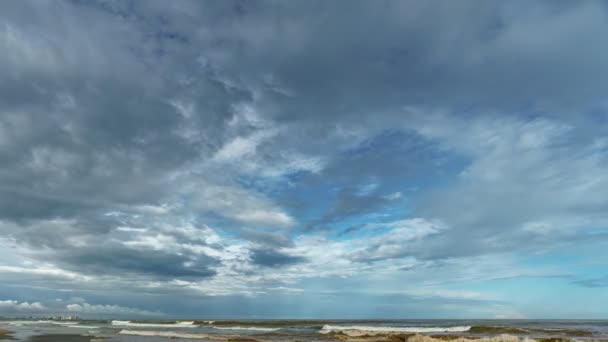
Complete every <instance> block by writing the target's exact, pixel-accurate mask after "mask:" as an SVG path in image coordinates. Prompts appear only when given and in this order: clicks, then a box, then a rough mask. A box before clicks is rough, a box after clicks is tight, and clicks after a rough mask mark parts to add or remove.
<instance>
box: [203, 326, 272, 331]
mask: <svg viewBox="0 0 608 342" xmlns="http://www.w3.org/2000/svg"><path fill="white" fill-rule="evenodd" d="M213 328H214V329H220V330H251V331H277V330H280V329H281V328H264V327H238V326H237V327H213Z"/></svg>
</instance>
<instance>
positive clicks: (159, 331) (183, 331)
mask: <svg viewBox="0 0 608 342" xmlns="http://www.w3.org/2000/svg"><path fill="white" fill-rule="evenodd" d="M0 331H5V333H4V336H2V334H1V333H0V339H2V338H5V339H7V338H8V339H13V340H19V341H33V342H80V341H83V342H88V341H93V342H97V341H125V342H137V341H168V340H173V341H174V340H183V341H193V340H201V341H226V342H255V341H260V342H264V341H277V342H278V341H291V342H295V341H360V342H361V341H389V342H400V341H403V342H440V341H446V340H448V341H459V342H465V341H468V340H470V341H473V340H476V341H484V340H488V341H492V342H517V341H522V342H524V341H532V340H536V341H540V342H557V341H591V340H602V341H606V342H608V320H240V321H225V320H217V321H215V320H197V321H151V320H149V321H126V320H77V321H76V320H75V321H55V320H32V319H30V320H14V319H13V320H10V319H4V320H0Z"/></svg>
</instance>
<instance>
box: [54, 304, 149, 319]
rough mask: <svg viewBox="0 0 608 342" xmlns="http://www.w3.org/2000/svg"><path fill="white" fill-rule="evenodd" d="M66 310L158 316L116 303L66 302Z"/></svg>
mask: <svg viewBox="0 0 608 342" xmlns="http://www.w3.org/2000/svg"><path fill="white" fill-rule="evenodd" d="M65 308H66V309H67V311H68V312H71V313H76V314H83V315H97V316H98V315H120V316H158V315H161V313H160V312H158V311H156V312H152V311H147V310H140V309H135V308H129V307H124V306H118V305H91V304H89V303H81V304H68V305H66V307H65Z"/></svg>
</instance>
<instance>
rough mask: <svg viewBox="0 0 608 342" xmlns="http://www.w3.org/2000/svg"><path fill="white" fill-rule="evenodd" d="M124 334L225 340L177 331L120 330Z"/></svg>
mask: <svg viewBox="0 0 608 342" xmlns="http://www.w3.org/2000/svg"><path fill="white" fill-rule="evenodd" d="M118 333H119V334H122V335H137V336H159V337H168V338H195V339H215V340H224V339H225V338H221V337H219V336H213V335H208V334H189V333H182V332H177V331H152V330H121V331H120V332H118Z"/></svg>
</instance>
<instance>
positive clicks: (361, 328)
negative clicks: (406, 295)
mask: <svg viewBox="0 0 608 342" xmlns="http://www.w3.org/2000/svg"><path fill="white" fill-rule="evenodd" d="M469 329H471V327H470V326H454V327H379V326H365V325H352V326H341V325H324V326H323V328H322V329H321V330H320V331H319V332H320V333H321V334H328V333H332V332H335V333H337V332H341V333H344V334H348V333H349V332H355V333H359V332H361V333H366V332H372V333H442V332H465V331H469Z"/></svg>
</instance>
